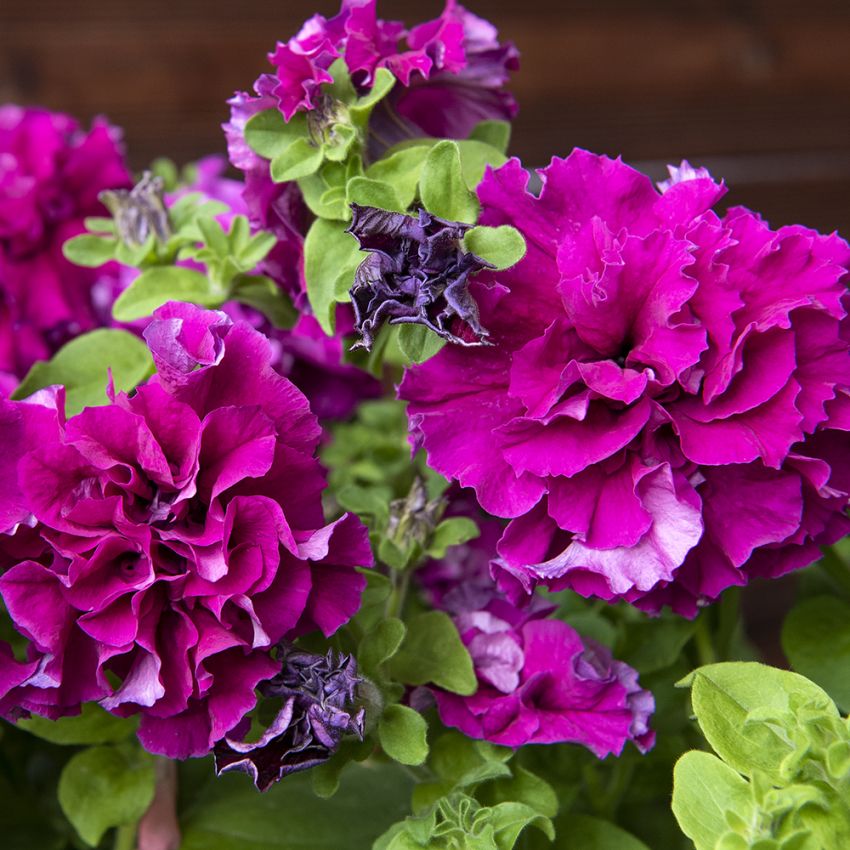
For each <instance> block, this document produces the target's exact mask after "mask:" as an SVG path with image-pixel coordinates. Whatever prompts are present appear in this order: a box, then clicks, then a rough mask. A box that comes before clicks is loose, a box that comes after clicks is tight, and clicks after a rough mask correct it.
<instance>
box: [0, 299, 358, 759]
mask: <svg viewBox="0 0 850 850" xmlns="http://www.w3.org/2000/svg"><path fill="white" fill-rule="evenodd" d="M145 337H146V339H147V341H148V344H149V346H150V349H151V352H152V354H153V357H154V361H155V363H156V365H157V369H158V375H157V376H155V377H154V378H153V379H151V380H150V381H149V382H148V383H147V384H145V385H143V386H141V387H139V388H138V389H137V391H136V392H135V393H134V394H133V395H132V396H127V395H125V394H119V395H117V396H116V397H115V398H114V400H113V402H112V403H111V404H109V405H107V406H104V407H95V408H87V409H85V410H84V411H83V412H82V413H80V414H78V415H77V416H74V417H72V418H71V419H69V420H67V421H65V420H64V416H63V413H62V392H61V389H60V390H59V391H58V392H57V391H56V389H55V388H54V389H52V390H44V391H42V392H41V393H37V394H36V395H34V396H33V397H31V398H30V399H28V400H27V401H25V402H9V401H4V402H3V403H2V409H0V429H2V431H3V433H2V436H3V438H4V439H2V442H1V443H0V445H2V450H1V451H0V466H2V468H3V471H4V472H5V476H4V480H5V481H6V482H7V486H6V487H4V488H3V491H2V497H0V520H2V524H1V525H0V571H2V575H0V595H2V598H3V602H4V604H5V607H6V609H7V611H8V613H9V616H10V617H11V618H12V621H13V623H14V624H15V627H16V628H17V630H18V631H19V632H20V633H21V634H22V635H24V636H25V637H27V638H28V639H29V641H30V647H29V654H28V657H27V661H26V663H25V664H23V665H21V664H17V663H16V664H17V666H15V664H13V663H12V662H13V659H11V658H10V656H9V654H8V652H5V650H4V651H2V652H0V708H2V710H3V712H4V714H6V716H12V717H14V716H17V715H19V714H20V712H21V711H29V712H34V713H37V714H41V715H44V716H47V717H60V716H63V715H67V714H74V713H76V712H77V711H79V707H80V704H81V703H83V702H86V701H91V700H97V701H98V702H99V703H100V704H101V705H102V706H103V707H104V708H106V709H107V710H109V711H112V712H114V713H115V714H119V715H134V714H139V715H141V724H140V726H139V738H140V740H141V741H142V743H143V745H144V746H145V747H147V748H148V749H149V750H151V751H152V752H156V753H161V754H164V755H167V756H169V757H174V758H185V757H187V756H196V755H203V754H205V753H207V752H209V750H210V748H211V747H212V745H213V744H214V742H216V741H218V740H220V739H222V738H223V737H224V736H225V735H227V733H228V732H230V730H232V729H233V728H234V727H235V726H237V724H238V723H239V721H240V720H241V719H242V717H243V716H244V715H245V714H246V712H247V711H249V710H250V709H251V708H252V707H253V706H254V703H255V699H256V697H255V693H254V688H255V687H256V685H257V683H258V682H260V681H262V680H264V679H268V678H270V677H272V676H274V675H275V673H276V672H277V671H278V669H279V665H277V664H275V662H274V661H273V659H272V658H271V655H270V649H271V647H273V646H274V645H275V644H276V643H277V642H278V641H280V640H281V639H283V638H287V637H289V638H291V637H294V636H297V635H298V634H301V633H303V632H306V631H310V630H313V629H317V628H318V629H320V630H321V631H322V632H323V633H324V634H325V635H330V634H332V633H333V632H334V631H335V630H336V629H338V628H339V627H340V626H341V625H342V624H343V623H345V622H347V620H348V619H349V618H350V617H351V616H352V615H353V614H354V613H355V612H356V611H357V609H358V607H359V604H360V595H361V592H362V590H363V586H364V584H365V582H364V579H363V577H362V576H361V575H359V574H358V573H357V572H356V570H355V569H354V568H355V567H356V566H367V565H369V564H370V563H371V554H370V551H369V543H368V538H367V535H366V529H365V528H364V527H363V526H362V524H361V523H360V522H359V520H357V518H356V517H354V516H352V515H346V516H344V517H343V518H341V519H339V520H337V521H336V522H334V523H331V524H330V525H326V524H325V522H324V516H323V511H322V504H321V494H322V490H323V488H324V483H325V482H324V474H323V472H322V470H321V468H320V466H319V463H318V461H317V460H316V458H315V456H314V453H315V449H316V445H317V443H318V440H319V437H320V433H321V431H320V428H319V425H318V422H317V421H316V417H315V416H314V415H313V414H312V413H311V412H310V410H309V407H308V404H307V400H306V399H305V398H304V396H303V395H302V394H301V393H300V392H299V391H298V390H297V389H296V388H295V387H294V386H293V385H292V384H291V383H290V382H289V381H287V380H286V379H285V378H283V377H281V376H280V375H279V374H277V373H276V372H275V371H274V370H273V369H272V367H271V359H272V350H271V346H270V344H269V342H268V341H267V340H266V339H265V338H264V337H263V336H262V335H261V334H259V333H257V332H256V331H254V330H253V329H252V328H250V327H249V326H247V325H246V324H244V323H233V322H232V321H231V320H230V319H229V318H228V317H227V316H226V315H224V314H223V313H220V312H214V311H205V310H201V309H199V308H197V307H194V306H192V305H188V304H173V303H172V304H168V305H166V306H164V307H162V308H160V309H159V310H158V311H157V312H156V313H155V314H154V319H153V320H152V322H151V324H150V325H149V326H148V328H147V329H146V331H145Z"/></svg>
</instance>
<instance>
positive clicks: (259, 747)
mask: <svg viewBox="0 0 850 850" xmlns="http://www.w3.org/2000/svg"><path fill="white" fill-rule="evenodd" d="M281 660H282V667H281V672H280V673H278V675H277V676H275V677H274V678H273V679H271V680H269V681H268V682H265V683H264V684H262V685H261V686H260V691H261V692H262V693H263V694H264V695H265V696H267V697H278V698H282V699H283V705H282V706H281V708H280V710H279V711H278V713H277V716H276V717H275V719H274V720H273V721H272V724H271V725H270V726H269V728H268V729H266V731H265V732H264V733H263V734H262V736H261V737H260V739H259V740H258V741H240V740H236V739H234V738H229V737H228V738H225V739H224V740H222V741H219V742H218V744H216V747H215V765H216V772H217V773H219V774H222V773H228V772H230V771H234V770H239V771H243V772H245V773H247V774H249V775H250V776H251V778H252V779H253V780H254V784H255V785H256V786H257V788H258V789H259V790H260V791H267V790H268V789H269V788H270V787H271V786H272V785H273V784H274V783H275V782H279V781H280V780H281V779H282V778H283V777H284V776H286V775H288V774H290V773H296V772H297V771H299V770H307V769H308V768H311V767H315V766H316V765H318V764H321V763H322V762H324V761H327V760H328V759H329V758H330V757H331V756H332V755H333V753H334V752H335V750H336V748H337V746H338V745H339V742H340V740H341V739H342V737H343V736H344V735H357V736H358V737H359V738H362V737H363V715H364V710H363V709H362V708H361V709H359V710H356V711H355V709H354V702H355V698H356V689H357V685H358V683H359V682H360V681H361V680H360V679H359V678H358V676H357V662H356V661H355V660H354V657H353V656H351V655H342V654H335V653H334V651H333V650H328V653H327V655H324V656H323V655H314V654H313V653H311V652H303V651H301V650H298V649H294V648H289V649H287V650H285V651H284V653H283V656H282V659H281ZM240 731H241V730H240Z"/></svg>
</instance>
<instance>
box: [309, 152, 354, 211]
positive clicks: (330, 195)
mask: <svg viewBox="0 0 850 850" xmlns="http://www.w3.org/2000/svg"><path fill="white" fill-rule="evenodd" d="M346 181H347V177H346V170H345V168H344V167H343V166H342V165H340V163H338V162H325V164H324V165H323V166H322V167H321V168H320V169H319V170H318V171H317V172H316V173H315V174H311V175H309V176H308V177H302V178H301V179H300V180H299V181H298V188H299V189H300V190H301V194H302V195H303V196H304V202H305V203H306V204H307V206H308V207H309V208H310V212H312V213H313V215H315V216H318V217H319V218H333V219H337V220H339V221H348V220H349V219H350V218H351V211H350V210H349V208H348V204H347V203H346V201H345V184H346Z"/></svg>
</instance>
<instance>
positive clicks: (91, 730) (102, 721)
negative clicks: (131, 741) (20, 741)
mask: <svg viewBox="0 0 850 850" xmlns="http://www.w3.org/2000/svg"><path fill="white" fill-rule="evenodd" d="M17 725H18V727H19V728H21V729H26V731H27V732H29V733H30V734H32V735H36V736H38V737H39V738H43V739H44V740H45V741H50V742H51V743H53V744H87V745H89V744H109V743H112V742H114V741H123V740H124V739H125V738H129V737H130V736H131V735H133V734H134V733H135V731H136V727H137V726H138V725H139V724H138V718H137V717H132V718H131V717H116V716H115V715H114V714H110V713H109V712H108V711H104V710H103V709H102V708H101V707H100V706H99V705H98V704H97V703H94V702H86V703H83V709H82V712H81V713H80V714H78V715H77V716H76V717H60V718H59V719H58V720H47V719H46V718H44V717H35V716H33V717H30V718H28V719H25V720H19V721H18V723H17Z"/></svg>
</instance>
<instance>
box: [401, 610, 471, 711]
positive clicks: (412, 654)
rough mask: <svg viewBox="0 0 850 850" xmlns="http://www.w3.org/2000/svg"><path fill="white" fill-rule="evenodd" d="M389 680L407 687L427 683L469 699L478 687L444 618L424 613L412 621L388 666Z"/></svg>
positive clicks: (465, 655)
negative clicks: (391, 678) (392, 679)
mask: <svg viewBox="0 0 850 850" xmlns="http://www.w3.org/2000/svg"><path fill="white" fill-rule="evenodd" d="M388 666H389V670H390V673H391V675H392V676H393V678H395V679H396V680H398V681H399V682H404V683H405V684H408V685H425V684H428V683H429V682H432V683H433V684H435V685H437V686H438V687H441V688H444V689H445V690H447V691H451V692H452V693H455V694H462V695H464V696H469V695H471V694H474V693H475V691H476V688H477V687H478V680H477V679H476V678H475V670H474V668H473V666H472V659H471V658H470V657H469V652H468V651H467V649H466V647H465V646H464V645H463V642H462V641H461V639H460V635H459V634H458V632H457V629H456V628H455V625H454V623H453V622H452V621H451V618H450V617H449V616H448V614H445V613H444V612H442V611H428V612H426V613H424V614H419V615H418V616H417V617H414V618H413V619H412V620H411V621H410V622H409V623H408V626H407V635H406V637H405V639H404V642H403V643H402V645H401V649H400V650H399V651H398V653H397V654H396V655H395V656H394V657H393V658H392V659H390V661H389V662H388Z"/></svg>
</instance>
